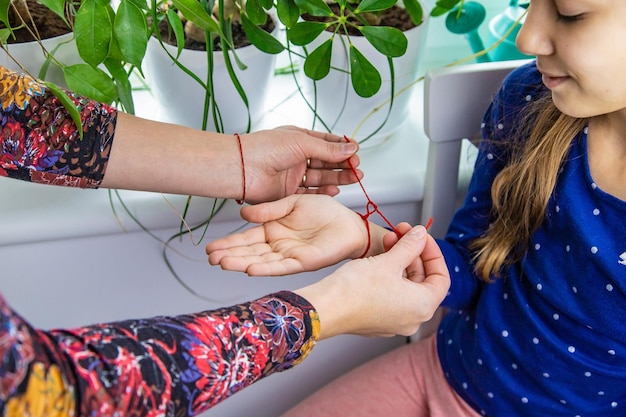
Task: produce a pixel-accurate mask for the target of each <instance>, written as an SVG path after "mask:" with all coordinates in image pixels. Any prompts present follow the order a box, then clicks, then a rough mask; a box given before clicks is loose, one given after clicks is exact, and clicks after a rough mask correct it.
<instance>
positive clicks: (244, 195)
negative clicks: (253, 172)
mask: <svg viewBox="0 0 626 417" xmlns="http://www.w3.org/2000/svg"><path fill="white" fill-rule="evenodd" d="M235 137H236V138H237V144H238V145H239V156H241V177H242V181H243V193H242V194H243V195H242V196H241V200H235V201H236V202H237V204H243V202H244V201H246V163H245V162H244V160H243V146H241V138H240V137H239V133H235Z"/></svg>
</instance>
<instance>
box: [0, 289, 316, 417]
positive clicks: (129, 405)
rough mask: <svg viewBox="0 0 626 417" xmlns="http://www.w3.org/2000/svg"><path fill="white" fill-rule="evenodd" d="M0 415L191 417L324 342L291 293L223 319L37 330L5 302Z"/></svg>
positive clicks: (0, 306) (308, 309)
mask: <svg viewBox="0 0 626 417" xmlns="http://www.w3.org/2000/svg"><path fill="white" fill-rule="evenodd" d="M0 317H1V320H2V321H1V323H0V324H1V328H0V355H1V357H2V358H3V360H2V363H1V364H0V415H2V416H33V417H44V416H59V417H61V416H75V415H85V416H87V415H88V416H91V417H100V416H102V417H103V416H116V415H119V416H129V417H130V416H154V417H156V416H177V417H182V416H192V415H197V414H199V413H201V412H203V411H206V410H207V409H209V408H211V407H212V406H214V405H215V404H217V403H219V402H220V401H223V400H224V399H226V398H227V397H229V396H230V395H232V394H234V393H235V392H237V391H239V390H241V389H243V388H245V387H246V386H248V385H250V384H252V383H253V382H255V381H257V380H259V379H261V378H263V377H265V376H267V375H270V374H272V373H274V372H279V371H283V370H285V369H288V368H290V367H293V366H294V365H296V364H298V363H299V362H300V361H302V360H303V359H304V358H305V357H306V356H307V355H308V354H309V352H310V351H311V349H312V348H313V346H314V344H315V342H316V341H317V337H318V335H319V319H318V317H317V313H316V312H315V310H314V309H313V307H312V306H311V305H310V304H309V303H308V302H307V301H306V300H305V299H304V298H302V297H300V296H298V295H297V294H295V293H292V292H289V291H283V292H279V293H275V294H271V295H268V296H266V297H263V298H260V299H258V300H255V301H252V302H248V303H244V304H239V305H235V306H232V307H228V308H222V309H220V310H214V311H205V312H202V313H196V314H190V315H182V316H176V317H155V318H152V319H144V320H127V321H122V322H116V323H109V324H98V325H94V326H88V327H83V328H78V329H70V330H51V331H46V332H44V331H41V330H37V329H34V328H32V327H31V326H30V325H29V324H28V323H27V322H26V321H24V320H23V319H22V318H21V317H20V316H19V315H17V314H16V313H15V312H14V311H12V310H11V309H10V307H9V306H8V305H7V304H6V303H5V302H4V300H3V299H2V298H1V297H0Z"/></svg>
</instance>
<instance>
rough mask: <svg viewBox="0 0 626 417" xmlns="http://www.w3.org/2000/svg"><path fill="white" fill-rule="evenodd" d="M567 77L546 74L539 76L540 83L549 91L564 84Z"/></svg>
mask: <svg viewBox="0 0 626 417" xmlns="http://www.w3.org/2000/svg"><path fill="white" fill-rule="evenodd" d="M568 78H569V77H558V76H553V75H548V74H541V81H543V83H544V85H545V86H546V87H548V88H549V89H553V88H556V87H558V86H559V85H561V84H562V83H564V82H565V81H566V80H567V79H568Z"/></svg>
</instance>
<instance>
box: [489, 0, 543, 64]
mask: <svg viewBox="0 0 626 417" xmlns="http://www.w3.org/2000/svg"><path fill="white" fill-rule="evenodd" d="M517 3H518V2H517V1H511V2H510V3H509V6H508V7H507V8H505V9H504V10H503V11H502V12H501V13H499V14H497V15H496V16H494V17H493V18H492V19H491V20H490V21H489V33H488V35H487V40H486V43H487V45H489V46H491V45H493V44H495V43H496V42H497V41H498V40H500V39H501V38H502V37H504V36H505V34H507V32H509V30H510V32H509V33H508V35H507V36H506V37H505V38H504V39H503V40H502V43H500V44H499V45H498V46H497V47H496V48H494V49H492V50H491V51H490V52H489V57H490V59H491V61H508V60H513V59H524V58H532V57H530V56H528V55H524V54H523V53H521V52H520V51H519V50H518V49H517V47H516V46H515V38H516V37H517V33H518V32H519V30H520V27H521V26H522V25H521V24H522V23H523V19H522V20H520V18H522V16H523V15H524V13H526V8H525V7H523V6H519V5H518V4H517ZM511 28H513V29H512V30H511Z"/></svg>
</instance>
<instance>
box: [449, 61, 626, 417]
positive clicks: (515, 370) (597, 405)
mask: <svg viewBox="0 0 626 417" xmlns="http://www.w3.org/2000/svg"><path fill="white" fill-rule="evenodd" d="M540 78H541V77H540V75H539V74H538V72H537V71H536V68H535V66H534V65H532V64H531V65H528V66H525V67H522V68H521V69H519V70H517V71H515V72H514V73H513V75H511V76H510V77H509V78H508V80H507V81H506V83H505V88H504V89H506V91H507V94H506V95H505V94H503V93H502V92H500V93H499V94H498V95H497V96H496V98H495V100H494V102H493V103H492V105H491V106H490V108H489V109H488V111H487V112H486V114H485V119H484V122H483V124H482V127H483V133H484V135H485V136H486V137H489V138H490V139H493V141H489V142H484V143H483V144H481V147H480V151H479V155H478V158H477V163H476V167H475V174H474V176H473V178H472V181H471V183H470V187H469V190H468V198H467V199H466V204H465V205H464V206H463V207H462V208H461V209H460V210H459V212H458V213H457V215H456V216H455V219H454V221H453V223H452V225H451V227H450V233H449V235H448V236H449V237H448V241H447V242H444V244H442V245H441V247H442V250H443V252H444V256H445V257H446V259H447V261H448V263H449V270H450V273H451V277H452V286H451V288H450V292H449V294H448V297H447V298H446V300H445V302H444V305H445V306H446V307H448V308H450V309H452V310H456V311H457V312H460V314H448V315H446V316H445V317H444V319H443V321H442V324H441V326H440V328H439V332H438V336H439V343H438V350H439V357H440V360H441V364H442V367H443V369H444V373H445V375H446V376H447V378H448V380H449V381H450V384H451V386H452V387H453V388H454V389H455V390H456V391H457V392H458V393H459V395H461V397H462V398H464V399H465V400H466V401H467V402H468V403H469V404H471V405H472V406H473V407H474V409H475V410H476V411H477V412H478V413H480V414H481V415H485V416H507V417H509V416H513V417H540V416H541V417H544V416H557V415H558V416H568V417H569V416H571V417H575V416H580V417H585V416H592V415H593V416H599V415H602V416H607V417H612V416H620V417H621V416H624V415H626V325H624V323H626V221H625V220H624V219H626V202H624V201H621V200H619V199H617V198H615V197H613V196H611V195H609V194H607V193H605V192H603V191H602V190H601V188H600V187H598V185H597V184H596V183H595V182H594V181H593V179H592V176H591V173H590V170H589V166H588V162H587V160H588V158H587V153H586V150H587V143H586V141H587V133H588V129H586V128H585V129H584V130H583V131H581V132H580V134H579V135H578V136H577V137H575V138H572V146H571V149H570V154H569V155H568V157H567V160H566V163H564V164H563V166H562V169H561V172H560V173H559V177H558V179H557V184H556V188H555V192H554V195H553V198H552V199H551V200H550V202H549V205H548V207H547V211H546V212H547V214H548V217H547V220H546V221H544V224H542V225H541V226H540V228H539V229H538V230H537V231H535V233H534V234H533V235H532V237H531V242H530V245H529V247H528V251H527V253H526V256H525V257H524V260H523V261H522V262H521V263H520V264H519V265H515V266H513V267H511V268H508V269H507V270H506V273H505V274H504V276H503V277H501V278H499V279H495V281H494V282H492V283H489V284H485V283H483V282H482V281H480V280H479V279H478V278H477V277H476V276H475V275H474V274H473V272H472V264H471V258H470V256H469V255H468V254H469V253H471V252H470V251H469V250H468V245H469V243H470V242H471V241H472V239H474V238H475V237H477V236H481V235H482V234H483V233H484V231H485V229H486V228H487V227H488V226H489V214H490V209H491V195H490V188H491V183H492V181H493V178H494V177H495V175H497V173H498V172H499V171H500V170H501V169H502V168H503V164H504V163H505V160H506V155H505V154H503V152H502V147H499V146H494V145H493V143H494V142H495V143H497V142H498V141H499V140H509V139H510V138H511V137H512V132H514V131H515V129H516V127H517V125H518V122H517V119H516V118H515V117H516V115H519V114H520V113H521V112H520V109H521V107H520V106H523V105H525V104H527V103H528V102H532V101H533V100H535V99H537V98H539V97H541V94H542V91H543V87H542V84H541V80H540ZM504 89H503V90H504Z"/></svg>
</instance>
